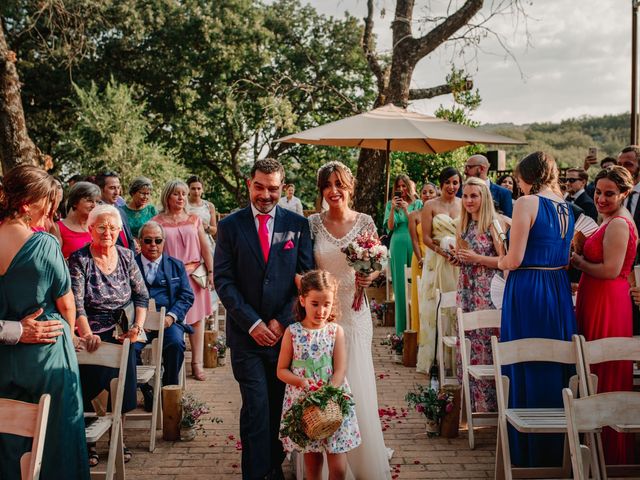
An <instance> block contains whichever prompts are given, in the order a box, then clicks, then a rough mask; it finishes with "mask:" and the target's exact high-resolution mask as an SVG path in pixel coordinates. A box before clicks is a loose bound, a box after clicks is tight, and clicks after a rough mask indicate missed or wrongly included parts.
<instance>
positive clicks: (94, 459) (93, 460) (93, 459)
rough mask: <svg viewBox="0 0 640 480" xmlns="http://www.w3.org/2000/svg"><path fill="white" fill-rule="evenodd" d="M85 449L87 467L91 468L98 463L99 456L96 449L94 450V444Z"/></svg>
mask: <svg viewBox="0 0 640 480" xmlns="http://www.w3.org/2000/svg"><path fill="white" fill-rule="evenodd" d="M87 451H88V453H89V467H90V468H93V467H95V466H97V465H98V464H99V463H100V457H99V456H98V451H97V450H96V447H95V445H93V446H90V447H87Z"/></svg>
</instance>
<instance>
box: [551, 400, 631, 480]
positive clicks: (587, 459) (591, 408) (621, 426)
mask: <svg viewBox="0 0 640 480" xmlns="http://www.w3.org/2000/svg"><path fill="white" fill-rule="evenodd" d="M562 398H563V400H564V409H565V412H566V418H567V432H568V437H569V450H570V452H571V466H572V467H573V478H574V479H576V480H583V479H587V478H589V475H590V473H593V474H594V475H595V476H596V477H597V471H598V466H597V465H595V464H594V463H593V460H594V459H596V458H598V455H594V454H593V452H591V451H590V448H589V447H588V446H587V445H582V444H581V442H580V437H579V434H580V433H593V432H600V431H601V430H602V427H605V426H608V427H612V428H613V429H615V430H617V431H619V432H640V419H638V412H640V392H609V393H600V394H597V395H589V396H588V397H584V398H578V399H574V394H573V392H572V391H571V390H570V389H568V388H565V389H563V390H562ZM603 465H604V464H603Z"/></svg>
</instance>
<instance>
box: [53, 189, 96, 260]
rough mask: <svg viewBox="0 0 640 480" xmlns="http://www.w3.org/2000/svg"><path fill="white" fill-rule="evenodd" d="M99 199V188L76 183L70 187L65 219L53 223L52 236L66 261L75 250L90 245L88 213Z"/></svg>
mask: <svg viewBox="0 0 640 480" xmlns="http://www.w3.org/2000/svg"><path fill="white" fill-rule="evenodd" d="M99 199H100V188H99V187H98V186H97V185H95V184H93V183H89V182H78V183H76V184H74V185H73V187H71V189H70V190H69V195H68V197H67V217H66V218H65V219H63V220H58V221H57V222H56V223H55V229H54V235H55V236H56V237H57V238H58V241H59V242H60V246H61V247H62V255H64V258H65V259H67V258H69V256H70V255H71V254H72V253H73V252H75V251H76V250H79V249H81V248H82V247H84V246H85V245H87V244H88V243H91V234H90V233H89V228H88V226H87V224H88V220H89V213H90V212H91V210H93V209H94V208H95V206H96V204H97V202H98V200H99Z"/></svg>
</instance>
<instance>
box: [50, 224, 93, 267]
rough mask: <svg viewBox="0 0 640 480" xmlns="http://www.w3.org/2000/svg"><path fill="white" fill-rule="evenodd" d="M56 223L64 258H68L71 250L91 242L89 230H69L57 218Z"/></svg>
mask: <svg viewBox="0 0 640 480" xmlns="http://www.w3.org/2000/svg"><path fill="white" fill-rule="evenodd" d="M56 223H57V224H58V229H59V230H60V238H62V255H63V256H64V258H69V256H70V255H71V254H72V253H73V252H75V251H76V250H80V249H81V248H82V247H84V246H85V245H87V244H89V243H91V234H90V233H89V232H76V231H74V230H71V229H70V228H69V227H67V226H66V225H65V224H64V223H63V221H62V220H58V221H57V222H56Z"/></svg>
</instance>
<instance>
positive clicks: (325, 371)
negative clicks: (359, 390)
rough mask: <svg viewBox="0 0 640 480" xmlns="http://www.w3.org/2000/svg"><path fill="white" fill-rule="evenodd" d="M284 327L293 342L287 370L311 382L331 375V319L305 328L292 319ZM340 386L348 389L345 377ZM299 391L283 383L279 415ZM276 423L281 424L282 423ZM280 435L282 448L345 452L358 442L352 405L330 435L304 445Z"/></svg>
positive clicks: (333, 327) (334, 329)
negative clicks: (303, 446)
mask: <svg viewBox="0 0 640 480" xmlns="http://www.w3.org/2000/svg"><path fill="white" fill-rule="evenodd" d="M288 328H289V331H290V332H291V342H292V344H293V358H292V360H291V371H292V372H293V373H294V374H296V375H298V376H300V377H304V378H308V379H310V380H313V381H314V382H317V381H318V380H322V381H323V382H324V383H329V382H330V381H331V377H332V375H333V348H334V346H335V342H336V332H337V330H338V328H337V325H336V324H335V323H327V324H326V325H325V326H324V327H322V328H318V329H308V328H305V327H303V326H302V323H300V322H296V323H292V324H291V325H290V326H289V327H288ZM342 388H343V389H344V390H345V391H346V392H351V390H350V389H349V383H348V382H347V378H346V377H345V379H344V381H343V382H342ZM303 393H304V390H303V389H302V388H300V387H296V386H294V385H287V386H286V388H285V391H284V400H283V402H282V416H283V417H284V415H285V414H286V413H287V412H288V411H289V409H291V407H292V406H293V405H294V404H295V403H296V402H297V401H298V398H300V396H301V395H302V394H303ZM280 427H281V428H282V424H281V425H280ZM280 439H281V440H282V446H283V447H284V450H285V452H292V451H299V452H304V453H308V452H327V453H345V452H348V451H349V450H353V449H354V448H356V447H357V446H358V445H360V430H359V429H358V421H357V420H356V412H355V409H354V408H352V409H351V411H350V412H349V414H348V415H347V416H345V417H344V419H343V420H342V425H340V428H338V430H336V431H335V432H334V433H333V434H332V435H331V436H330V437H328V438H325V439H324V440H315V441H313V442H310V443H309V444H307V446H306V447H305V448H302V447H300V446H299V445H297V444H296V443H295V442H293V441H292V440H291V439H290V438H289V437H280Z"/></svg>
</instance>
